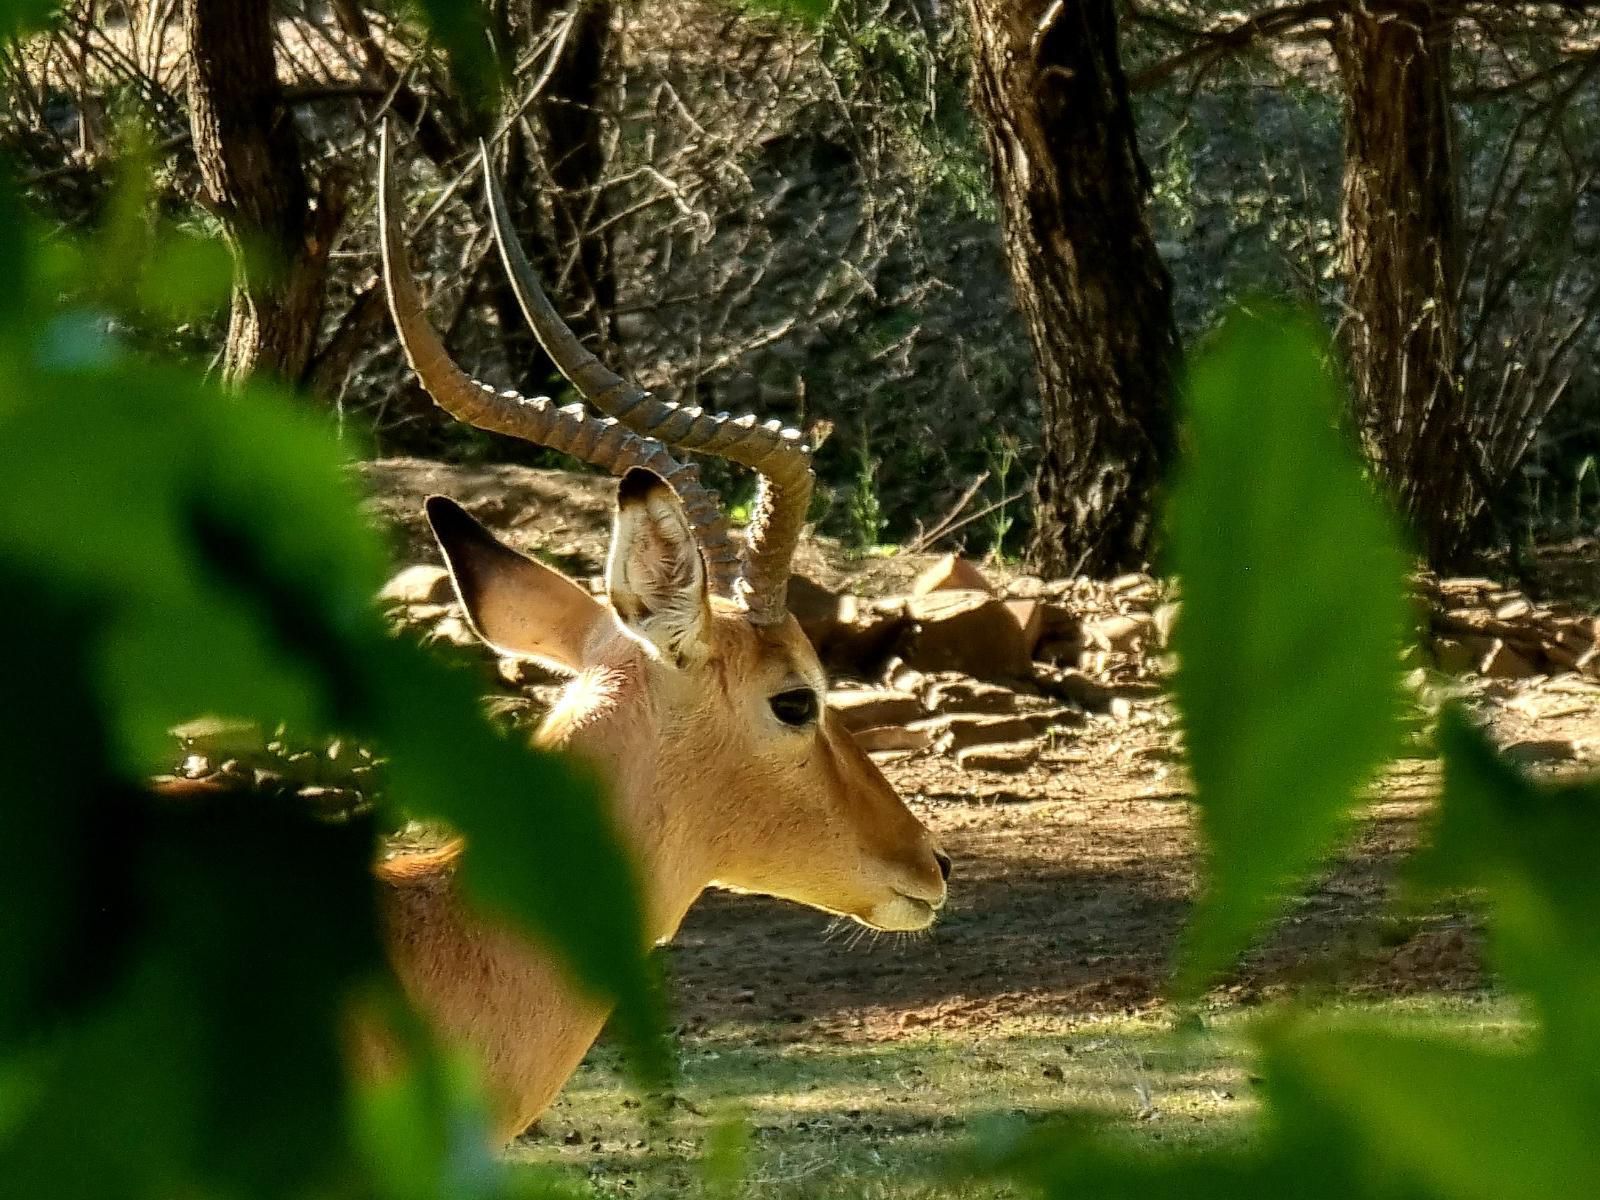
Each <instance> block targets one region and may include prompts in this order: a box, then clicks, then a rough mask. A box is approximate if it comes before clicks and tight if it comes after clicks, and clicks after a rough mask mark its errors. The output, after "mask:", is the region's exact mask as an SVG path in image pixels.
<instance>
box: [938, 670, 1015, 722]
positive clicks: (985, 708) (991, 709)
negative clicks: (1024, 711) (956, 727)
mask: <svg viewBox="0 0 1600 1200" xmlns="http://www.w3.org/2000/svg"><path fill="white" fill-rule="evenodd" d="M922 703H923V705H924V707H926V708H927V710H928V711H929V712H932V713H958V712H963V713H987V714H994V713H1014V712H1016V711H1017V694H1016V692H1014V691H1012V690H1011V689H1010V688H1007V687H1000V686H999V685H998V684H993V683H984V682H982V681H981V680H977V679H968V678H966V677H964V676H959V675H958V676H956V677H954V678H947V679H941V680H939V681H937V682H935V683H933V684H932V685H931V686H929V688H928V690H927V691H926V692H924V693H923V694H922Z"/></svg>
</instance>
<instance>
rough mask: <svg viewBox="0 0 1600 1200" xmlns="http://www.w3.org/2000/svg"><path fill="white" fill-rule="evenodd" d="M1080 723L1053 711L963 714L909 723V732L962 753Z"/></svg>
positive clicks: (1072, 714)
mask: <svg viewBox="0 0 1600 1200" xmlns="http://www.w3.org/2000/svg"><path fill="white" fill-rule="evenodd" d="M1082 721H1083V714H1081V713H1077V712H1073V711H1071V710H1070V709H1064V708H1055V709H1046V710H1044V711H1041V712H1034V713H1012V714H1008V715H1007V714H1002V715H998V716H992V717H985V716H976V715H969V714H966V713H958V714H955V715H952V716H939V717H929V718H927V719H926V720H922V721H914V722H912V724H911V728H912V729H919V730H920V729H926V730H928V731H930V732H931V733H932V734H933V737H934V740H935V742H936V743H937V744H938V745H939V746H940V747H942V748H943V749H946V750H961V749H962V748H964V747H966V746H983V745H997V744H1001V743H1005V742H1020V741H1031V740H1033V739H1034V738H1036V737H1037V736H1038V735H1039V734H1041V733H1044V732H1045V731H1046V730H1048V729H1050V728H1052V727H1054V726H1060V725H1069V724H1070V725H1076V724H1081V723H1082Z"/></svg>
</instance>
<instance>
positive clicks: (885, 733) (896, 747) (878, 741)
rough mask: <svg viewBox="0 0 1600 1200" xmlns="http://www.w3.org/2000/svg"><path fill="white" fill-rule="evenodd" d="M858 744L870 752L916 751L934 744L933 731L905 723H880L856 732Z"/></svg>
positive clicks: (896, 752)
mask: <svg viewBox="0 0 1600 1200" xmlns="http://www.w3.org/2000/svg"><path fill="white" fill-rule="evenodd" d="M855 739H856V745H858V746H860V747H861V748H862V749H863V750H865V751H866V752H867V753H868V754H890V753H895V754H898V753H915V752H917V751H919V750H926V749H927V748H928V747H929V746H931V745H933V740H934V739H933V732H932V731H931V730H927V729H911V728H908V727H907V726H905V725H879V726H877V727H876V728H873V729H862V730H860V731H858V732H857V733H856V734H855Z"/></svg>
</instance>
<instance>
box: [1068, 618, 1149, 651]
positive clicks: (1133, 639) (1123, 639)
mask: <svg viewBox="0 0 1600 1200" xmlns="http://www.w3.org/2000/svg"><path fill="white" fill-rule="evenodd" d="M1154 625H1155V621H1154V618H1152V617H1151V616H1150V615H1149V614H1148V613H1126V614H1120V615H1117V616H1110V617H1099V618H1097V619H1095V620H1093V621H1085V622H1084V623H1083V640H1084V642H1085V643H1086V644H1087V645H1090V646H1093V647H1095V648H1096V649H1098V650H1114V651H1119V652H1126V651H1130V650H1135V649H1137V648H1138V646H1139V645H1140V643H1142V642H1143V641H1144V640H1145V638H1146V637H1148V636H1149V634H1150V633H1151V631H1152V630H1153V628H1154Z"/></svg>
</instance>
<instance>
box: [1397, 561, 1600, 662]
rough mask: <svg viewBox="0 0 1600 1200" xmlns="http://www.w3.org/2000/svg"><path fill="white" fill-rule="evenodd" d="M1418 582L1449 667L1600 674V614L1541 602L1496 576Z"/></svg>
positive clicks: (1432, 635)
mask: <svg viewBox="0 0 1600 1200" xmlns="http://www.w3.org/2000/svg"><path fill="white" fill-rule="evenodd" d="M1419 590H1420V592H1421V595H1422V598H1423V601H1424V603H1425V605H1426V608H1427V612H1428V623H1427V635H1428V636H1427V649H1428V651H1429V653H1430V654H1431V655H1432V657H1433V665H1434V666H1436V667H1437V668H1438V669H1439V670H1441V671H1444V672H1445V673H1447V674H1450V675H1482V676H1485V677H1487V678H1491V679H1524V678H1527V677H1529V676H1533V675H1563V674H1569V673H1573V674H1579V675H1585V676H1587V677H1589V678H1591V679H1600V617H1596V616H1594V615H1593V614H1591V613H1584V612H1581V611H1579V610H1578V609H1575V608H1572V607H1570V606H1568V605H1561V604H1535V603H1534V602H1533V601H1532V600H1530V599H1529V598H1528V597H1527V596H1526V595H1525V594H1523V593H1522V592H1520V591H1517V590H1515V589H1514V588H1507V587H1505V586H1503V585H1501V584H1499V583H1496V582H1495V581H1494V580H1492V579H1437V578H1433V577H1425V578H1423V579H1422V580H1420V581H1419Z"/></svg>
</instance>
